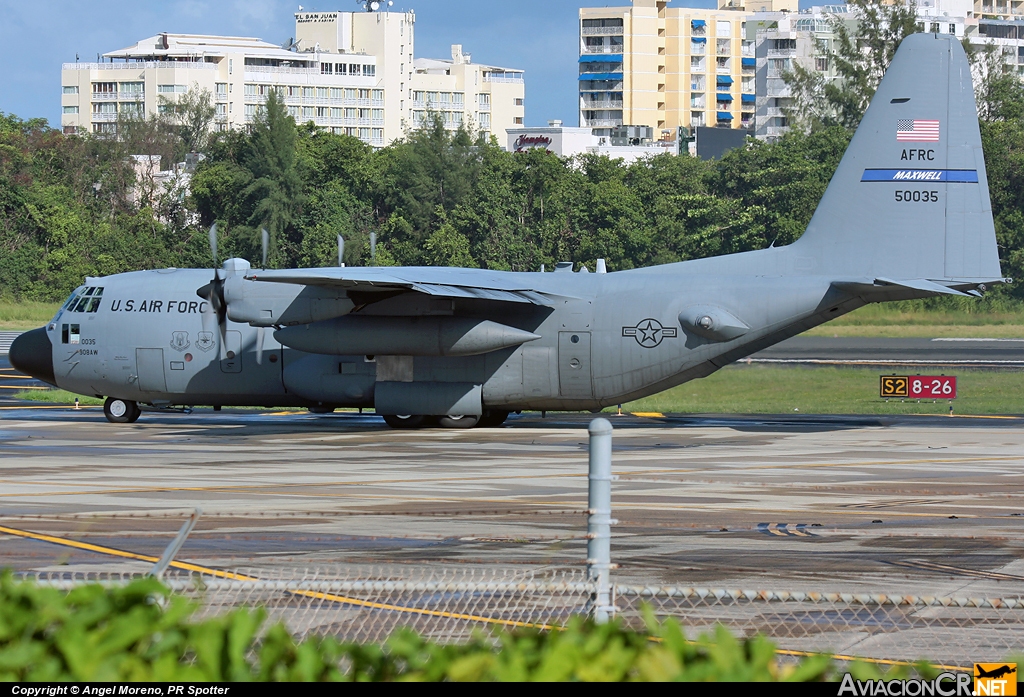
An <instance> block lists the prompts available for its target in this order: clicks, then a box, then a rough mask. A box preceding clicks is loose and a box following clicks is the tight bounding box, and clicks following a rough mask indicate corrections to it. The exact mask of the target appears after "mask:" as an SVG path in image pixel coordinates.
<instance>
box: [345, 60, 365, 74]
mask: <svg viewBox="0 0 1024 697" xmlns="http://www.w3.org/2000/svg"><path fill="white" fill-rule="evenodd" d="M362 72H363V68H362V66H360V65H359V64H358V63H349V64H348V74H349V75H359V74H361V73H362Z"/></svg>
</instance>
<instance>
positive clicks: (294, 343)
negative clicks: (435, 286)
mask: <svg viewBox="0 0 1024 697" xmlns="http://www.w3.org/2000/svg"><path fill="white" fill-rule="evenodd" d="M274 338H275V339H277V340H278V341H280V342H281V343H282V344H284V345H285V346H288V347H290V348H293V349H297V350H299V351H305V352H306V353H319V354H326V355H331V356H358V355H370V356H373V355H388V356H476V355H479V354H482V353H490V352H491V351H497V350H499V349H503V348H509V347H511V346H518V345H520V344H524V343H526V342H528V341H535V340H536V339H539V338H541V337H540V335H539V334H534V333H532V332H528V331H525V330H523V329H517V328H515V327H509V326H507V325H504V324H499V323H498V322H492V321H491V320H486V319H473V318H467V317H380V316H376V317H374V316H363V317H354V316H352V315H347V316H345V317H337V318H335V319H330V320H326V321H323V322H315V323H313V324H306V325H302V326H297V327H285V328H284V329H279V330H278V331H276V332H274Z"/></svg>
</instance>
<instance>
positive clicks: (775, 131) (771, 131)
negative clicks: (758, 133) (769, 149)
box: [764, 126, 789, 136]
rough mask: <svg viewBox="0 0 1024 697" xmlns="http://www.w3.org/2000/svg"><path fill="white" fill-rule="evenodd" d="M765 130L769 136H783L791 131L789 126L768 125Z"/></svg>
mask: <svg viewBox="0 0 1024 697" xmlns="http://www.w3.org/2000/svg"><path fill="white" fill-rule="evenodd" d="M764 132H765V135H767V136H783V135H786V133H787V132H789V126H768V127H766V128H765V129H764Z"/></svg>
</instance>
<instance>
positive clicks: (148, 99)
mask: <svg viewBox="0 0 1024 697" xmlns="http://www.w3.org/2000/svg"><path fill="white" fill-rule="evenodd" d="M415 22H416V17H415V15H414V14H413V13H412V12H411V11H409V12H297V13H295V38H294V39H292V40H291V41H289V42H287V43H286V44H285V45H284V46H278V45H276V44H272V43H268V42H265V41H261V40H260V39H255V38H246V37H229V36H203V35H193V34H169V33H165V34H158V35H156V36H153V37H149V38H147V39H143V40H142V41H139V42H138V43H137V44H135V45H134V46H130V47H128V48H125V49H121V50H119V51H112V52H110V53H106V54H104V55H103V56H102V59H100V60H98V61H97V62H95V63H65V64H64V66H63V70H62V75H61V85H62V87H61V89H62V94H61V103H62V112H63V113H62V114H61V125H62V127H63V129H64V131H65V132H66V133H74V132H79V131H89V132H94V133H108V132H109V133H112V132H114V131H115V130H116V128H117V121H118V118H119V115H124V114H131V115H138V114H151V113H156V112H158V111H160V110H167V109H173V108H174V103H175V102H176V101H177V100H179V99H180V98H181V95H182V94H184V93H186V92H188V91H189V90H190V89H192V88H199V89H201V90H207V91H209V93H210V95H211V99H212V102H213V104H214V107H215V110H216V112H215V116H214V128H216V129H218V130H224V129H228V128H244V127H245V126H246V125H247V124H249V123H251V122H252V120H253V118H254V117H255V115H256V113H257V112H258V110H259V108H260V105H261V104H262V103H263V101H264V100H265V99H266V97H267V95H268V94H269V93H270V92H271V91H276V92H277V93H278V94H279V95H280V96H281V97H282V98H283V99H284V102H285V104H286V105H287V108H288V111H289V113H290V114H291V115H292V116H293V117H294V118H295V120H296V121H298V122H300V123H305V122H312V123H313V124H315V125H316V126H318V127H320V128H324V129H330V130H331V131H332V132H334V133H344V134H348V135H351V136H355V137H357V138H360V139H361V140H363V141H364V142H366V143H369V144H372V145H374V146H378V147H379V146H383V145H386V144H387V143H390V142H391V141H393V140H395V139H396V138H400V137H401V136H402V135H403V134H404V133H405V131H406V130H407V129H408V128H410V127H411V126H413V125H414V123H415V121H416V117H418V116H419V114H420V111H421V109H420V108H419V107H417V103H416V96H417V95H419V94H423V93H424V92H429V93H431V94H435V93H436V94H437V95H438V97H437V99H436V100H434V101H435V102H436V108H437V109H438V110H439V111H442V113H444V114H446V116H445V118H446V122H447V123H449V124H450V125H451V126H452V127H453V128H454V127H455V126H456V125H457V124H458V123H462V122H463V121H465V122H467V123H471V124H474V125H475V127H477V128H481V129H482V130H484V131H490V129H491V128H492V126H491V125H485V124H486V122H487V121H490V124H492V125H493V127H501V128H504V127H506V126H505V124H507V125H508V126H512V125H514V124H521V123H522V121H523V116H524V97H525V83H524V80H523V72H522V71H521V70H514V69H504V68H496V67H493V66H477V65H473V64H471V62H470V60H469V56H468V54H462V51H461V47H458V50H457V52H456V51H454V50H453V60H452V61H450V62H449V61H429V60H428V61H426V62H422V61H421V63H420V65H417V64H416V59H415V58H414V50H413V49H414V38H415V37H414V29H415ZM453 48H455V47H453ZM456 53H457V54H458V56H457V58H456ZM441 94H444V95H445V98H446V99H445V103H446V104H447V105H453V104H460V105H462V106H463V109H462V110H461V111H460V112H458V113H461V114H462V115H461V116H460V117H458V118H456V117H455V116H454V114H455V113H456V110H450V109H445V108H443V106H442V97H441V96H440V95H441ZM424 108H425V107H424ZM485 115H486V117H485ZM499 135H501V136H504V132H503V131H502V132H500V133H499Z"/></svg>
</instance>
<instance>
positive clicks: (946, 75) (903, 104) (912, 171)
mask: <svg viewBox="0 0 1024 697" xmlns="http://www.w3.org/2000/svg"><path fill="white" fill-rule="evenodd" d="M793 252H794V254H795V256H796V257H797V260H798V262H799V263H798V266H801V265H802V266H803V267H804V268H807V267H809V266H812V267H814V268H815V269H816V270H819V271H820V272H821V273H822V275H829V276H832V277H834V278H837V279H838V278H844V277H845V278H865V277H870V278H889V279H930V280H934V281H960V282H963V283H970V282H972V281H973V282H978V283H980V282H982V281H994V280H997V279H1000V278H1001V277H1002V276H1001V272H1000V269H999V255H998V252H997V250H996V238H995V227H994V225H993V222H992V209H991V204H990V202H989V194H988V180H987V178H986V176H985V159H984V155H983V153H982V150H981V134H980V132H979V130H978V112H977V108H976V106H975V102H974V89H973V86H972V83H971V70H970V65H969V63H968V60H967V56H966V54H965V53H964V50H963V47H962V46H961V45H960V43H959V42H958V41H957V40H956V37H954V36H943V35H933V34H913V35H911V36H908V37H907V38H906V39H904V40H903V43H902V44H901V45H900V48H899V50H898V51H897V52H896V56H895V58H894V59H893V61H892V64H891V65H890V66H889V70H888V72H886V74H885V77H884V78H883V79H882V82H881V84H880V85H879V87H878V91H877V92H876V93H875V96H874V99H873V100H872V101H871V106H870V107H869V108H868V110H867V113H866V114H865V115H864V120H863V121H862V122H861V124H860V127H859V128H858V129H857V132H856V133H855V134H854V136H853V140H852V141H851V142H850V146H849V147H848V148H847V150H846V154H845V155H844V156H843V160H842V162H841V163H840V165H839V168H838V169H837V170H836V173H835V176H834V177H833V178H832V181H831V182H830V183H829V186H828V189H827V190H826V191H825V196H824V197H823V198H822V200H821V203H820V204H819V205H818V209H817V210H816V211H815V213H814V217H813V218H812V219H811V222H810V224H809V225H808V227H807V231H806V232H805V233H804V235H803V237H801V238H800V239H799V240H798V241H797V242H796V243H795V244H794V245H793Z"/></svg>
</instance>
